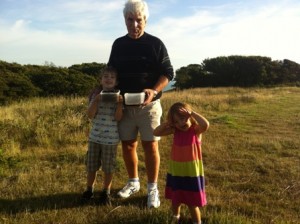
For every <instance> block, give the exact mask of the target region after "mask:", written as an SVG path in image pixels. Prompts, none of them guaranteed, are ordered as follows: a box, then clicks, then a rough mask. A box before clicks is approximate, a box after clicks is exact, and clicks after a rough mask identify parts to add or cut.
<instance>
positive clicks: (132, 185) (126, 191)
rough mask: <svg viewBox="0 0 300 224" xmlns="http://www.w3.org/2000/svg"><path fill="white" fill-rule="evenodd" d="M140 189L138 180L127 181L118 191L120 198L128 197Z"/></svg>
mask: <svg viewBox="0 0 300 224" xmlns="http://www.w3.org/2000/svg"><path fill="white" fill-rule="evenodd" d="M139 190H140V182H128V183H127V184H126V185H125V187H123V189H122V190H120V191H119V192H118V195H119V196H120V197H121V198H128V197H129V196H130V195H132V194H134V193H136V192H138V191H139Z"/></svg>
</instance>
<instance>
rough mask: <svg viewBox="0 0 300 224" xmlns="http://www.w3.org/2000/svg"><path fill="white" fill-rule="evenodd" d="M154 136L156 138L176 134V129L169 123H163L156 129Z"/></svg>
mask: <svg viewBox="0 0 300 224" xmlns="http://www.w3.org/2000/svg"><path fill="white" fill-rule="evenodd" d="M153 134H154V135H155V136H165V135H171V134H174V128H173V127H172V126H171V125H169V124H168V123H167V122H166V123H162V124H161V125H159V126H158V127H156V128H155V129H154V131H153Z"/></svg>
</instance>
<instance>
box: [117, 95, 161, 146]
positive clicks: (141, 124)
mask: <svg viewBox="0 0 300 224" xmlns="http://www.w3.org/2000/svg"><path fill="white" fill-rule="evenodd" d="M161 116H162V108H161V104H160V100H155V101H153V102H151V103H149V104H148V105H147V106H144V107H141V106H125V109H124V112H123V117H122V119H121V121H120V122H119V135H120V139H121V140H122V141H128V140H134V139H137V136H138V133H139V134H140V137H141V140H142V141H158V140H160V137H157V136H154V135H153V130H154V129H155V128H156V127H157V126H158V125H160V119H161Z"/></svg>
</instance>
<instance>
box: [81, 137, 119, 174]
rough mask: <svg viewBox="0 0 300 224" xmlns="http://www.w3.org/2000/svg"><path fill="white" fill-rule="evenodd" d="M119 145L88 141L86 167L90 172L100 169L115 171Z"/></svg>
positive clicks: (106, 171)
mask: <svg viewBox="0 0 300 224" xmlns="http://www.w3.org/2000/svg"><path fill="white" fill-rule="evenodd" d="M117 148H118V145H102V144H98V143H94V142H89V143H88V152H87V158H86V169H87V171H88V172H95V171H98V170H99V169H100V168H101V169H102V171H103V172H104V173H113V172H114V171H115V168H116V158H117Z"/></svg>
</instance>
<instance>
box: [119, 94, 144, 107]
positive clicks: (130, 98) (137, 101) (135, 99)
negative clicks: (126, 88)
mask: <svg viewBox="0 0 300 224" xmlns="http://www.w3.org/2000/svg"><path fill="white" fill-rule="evenodd" d="M124 98H125V104H126V105H141V104H143V103H144V101H145V93H144V92H141V93H125V94H124Z"/></svg>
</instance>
